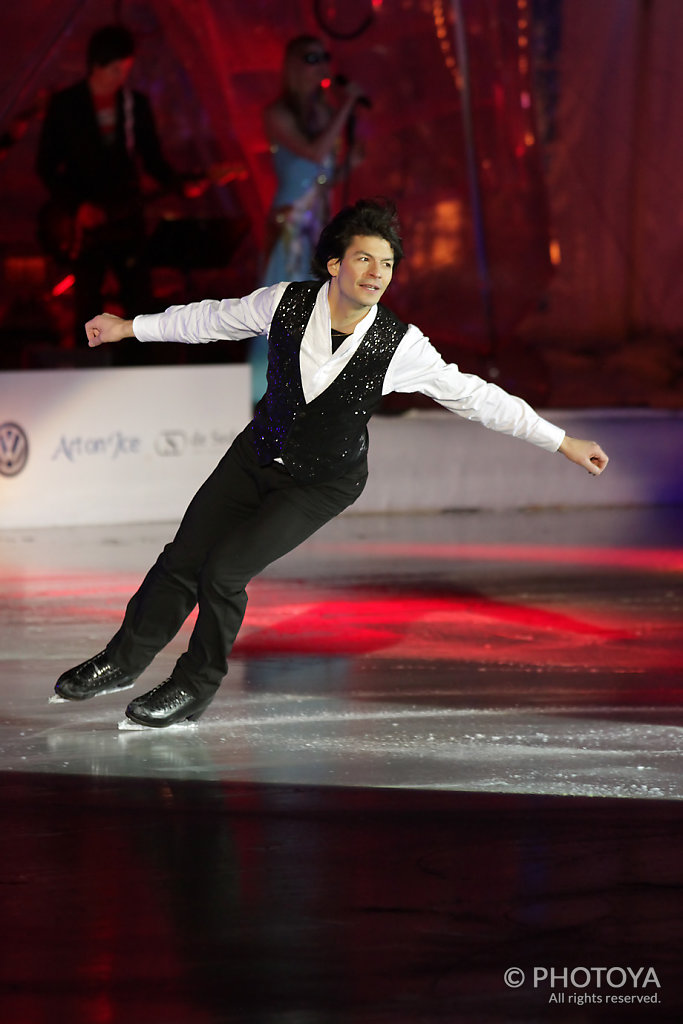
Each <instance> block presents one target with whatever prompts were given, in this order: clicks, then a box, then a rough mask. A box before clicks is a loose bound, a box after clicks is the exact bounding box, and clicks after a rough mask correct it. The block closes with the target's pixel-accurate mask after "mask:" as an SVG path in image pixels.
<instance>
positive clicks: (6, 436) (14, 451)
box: [0, 423, 28, 476]
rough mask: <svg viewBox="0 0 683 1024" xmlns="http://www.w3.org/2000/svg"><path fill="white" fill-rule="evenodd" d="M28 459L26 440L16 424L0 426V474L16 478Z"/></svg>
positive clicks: (22, 431)
mask: <svg viewBox="0 0 683 1024" xmlns="http://www.w3.org/2000/svg"><path fill="white" fill-rule="evenodd" d="M27 459H28V438H27V436H26V434H25V432H24V430H22V428H21V427H20V426H19V424H18V423H2V424H0V474H2V476H16V475H17V474H18V473H21V471H22V469H23V468H24V466H25V465H26V460H27Z"/></svg>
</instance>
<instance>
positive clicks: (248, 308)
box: [133, 281, 565, 452]
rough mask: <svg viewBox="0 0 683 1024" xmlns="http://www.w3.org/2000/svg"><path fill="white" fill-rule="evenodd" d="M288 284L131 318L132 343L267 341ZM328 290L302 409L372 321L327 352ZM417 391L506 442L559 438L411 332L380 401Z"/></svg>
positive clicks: (371, 314) (525, 408) (312, 329)
mask: <svg viewBox="0 0 683 1024" xmlns="http://www.w3.org/2000/svg"><path fill="white" fill-rule="evenodd" d="M285 288H287V282H284V281H283V282H282V283H281V284H276V285H271V286H270V287H268V288H258V289H257V290H256V291H254V292H252V293H251V294H250V295H245V296H244V297H243V298H240V299H221V300H218V299H204V300H203V301H202V302H191V303H189V305H186V306H170V307H169V308H168V309H167V310H166V311H165V312H164V313H152V314H148V315H145V316H136V317H135V319H134V320H133V331H134V333H135V337H136V338H137V339H138V341H184V342H187V343H189V344H200V343H203V342H210V341H217V340H219V339H220V340H223V339H231V340H233V341H241V340H247V339H248V338H252V337H254V336H256V335H259V334H267V333H268V332H269V330H270V325H271V322H272V319H273V316H274V314H275V310H276V309H277V306H278V304H279V302H280V300H281V298H282V296H283V294H284V291H285ZM328 290H329V282H328V283H327V284H325V285H323V287H322V288H321V289H320V292H319V293H318V297H317V299H316V303H315V307H314V309H313V313H312V315H311V318H310V320H309V321H308V325H307V327H306V330H305V332H304V336H303V339H302V342H301V351H300V356H299V365H300V370H301V384H302V386H303V392H304V397H305V399H306V402H307V403H308V402H312V401H313V399H314V398H317V396H318V395H320V394H322V392H323V391H324V390H325V389H326V388H327V387H329V385H330V384H331V383H332V381H333V380H334V379H335V378H336V377H337V376H338V375H339V374H340V373H341V371H342V370H343V369H344V367H345V366H346V364H347V363H348V361H349V360H350V359H351V357H352V356H353V354H354V352H355V351H356V350H357V348H358V346H359V345H360V343H361V342H362V340H363V338H364V336H365V334H366V332H367V331H368V329H369V328H370V326H371V325H372V323H373V321H374V319H375V316H376V315H377V306H372V307H371V308H370V310H369V311H368V313H367V315H366V316H365V317H364V318H363V319H362V320H361V322H360V323H359V324H357V326H356V328H355V330H354V332H353V334H350V335H349V336H348V338H346V339H345V341H343V342H342V344H341V345H340V346H339V348H338V349H337V351H336V352H334V353H333V352H332V336H331V322H330V307H329V304H328V300H327V293H328ZM392 391H400V392H404V393H410V392H415V391H418V392H420V393H421V394H423V395H428V396H429V398H433V399H434V400H435V401H437V402H439V403H440V404H441V405H443V406H445V408H446V409H449V410H450V411H451V412H454V413H456V415H458V416H462V417H463V418H464V419H468V420H476V421H477V422H479V423H482V424H483V425H484V426H485V427H489V428H490V429H491V430H497V431H500V432H501V433H503V434H510V435H512V436H513V437H519V438H522V439H523V440H525V441H530V442H531V443H532V444H535V445H538V447H539V448H544V449H545V450H546V451H549V452H556V451H557V449H558V448H559V447H560V445H561V444H562V441H563V439H564V436H565V432H564V430H562V429H561V428H560V427H556V426H555V425H554V424H552V423H550V422H549V421H548V420H545V419H543V417H542V416H539V415H538V413H537V412H535V411H534V410H533V409H532V408H531V406H530V405H528V404H527V403H526V402H525V401H524V400H523V399H521V398H516V397H515V396H513V395H509V394H508V393H507V391H503V389H502V388H499V387H498V386H497V385H496V384H490V383H489V382H488V381H485V380H482V378H481V377H477V376H475V375H474V374H471V373H461V371H460V370H459V369H458V367H457V366H456V365H455V363H446V362H445V361H444V359H443V358H442V357H441V355H440V354H439V353H438V352H437V350H436V349H435V348H434V346H433V345H432V344H431V343H430V342H429V339H428V338H426V337H425V335H424V334H423V333H422V331H420V330H419V329H418V328H417V327H415V325H414V324H410V325H409V327H408V330H407V331H406V334H405V335H404V337H403V338H402V339H401V341H400V343H399V345H398V347H397V349H396V351H395V353H394V355H393V357H392V359H391V362H390V363H389V368H388V370H387V373H386V376H385V378H384V384H383V387H382V394H384V395H388V394H390V393H391V392H392Z"/></svg>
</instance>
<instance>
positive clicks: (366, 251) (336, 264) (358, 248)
mask: <svg viewBox="0 0 683 1024" xmlns="http://www.w3.org/2000/svg"><path fill="white" fill-rule="evenodd" d="M327 269H328V271H329V274H330V276H331V277H332V283H331V287H332V288H335V289H336V290H337V292H338V295H339V298H340V299H341V300H342V301H343V302H344V303H346V304H347V305H349V306H350V307H353V308H358V309H360V308H361V307H367V308H370V307H371V306H376V305H377V303H378V302H379V300H380V299H381V298H382V296H383V295H384V292H385V291H386V290H387V287H388V285H389V282H390V281H391V276H392V274H393V272H394V252H393V249H392V248H391V246H390V245H389V243H388V242H387V240H386V238H377V237H375V236H374V235H354V237H353V238H352V239H351V244H350V245H349V247H348V248H347V250H346V252H345V253H344V255H343V257H342V258H341V259H335V260H329V262H328V264H327Z"/></svg>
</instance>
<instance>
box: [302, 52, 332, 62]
mask: <svg viewBox="0 0 683 1024" xmlns="http://www.w3.org/2000/svg"><path fill="white" fill-rule="evenodd" d="M301 59H302V61H303V62H304V64H327V62H328V61H330V60H332V54H331V53H328V52H327V50H316V51H313V50H311V52H310V53H304V55H303V56H302V58H301Z"/></svg>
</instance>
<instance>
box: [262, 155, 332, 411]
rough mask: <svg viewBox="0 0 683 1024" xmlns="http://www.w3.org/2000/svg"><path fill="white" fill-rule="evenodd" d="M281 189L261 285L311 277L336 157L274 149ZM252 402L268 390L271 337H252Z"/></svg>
mask: <svg viewBox="0 0 683 1024" xmlns="http://www.w3.org/2000/svg"><path fill="white" fill-rule="evenodd" d="M273 166H274V168H275V174H276V176H277V189H276V192H275V197H274V199H273V203H272V205H271V208H270V213H269V215H268V234H269V241H270V242H271V248H270V250H269V256H268V262H267V264H266V267H265V270H264V272H263V276H262V278H261V282H260V283H261V286H262V287H265V286H267V285H271V284H279V282H280V281H308V280H310V278H311V258H312V256H313V253H314V251H315V247H316V244H317V241H318V238H319V236H320V232H321V231H322V229H323V227H324V226H325V224H326V223H327V221H328V219H329V206H330V187H331V184H332V179H333V174H334V158H333V157H332V156H329V157H327V158H326V159H325V160H323V161H321V162H320V163H316V162H315V161H313V160H308V159H307V158H306V157H303V156H297V154H296V153H292V151H291V150H290V149H287V148H286V147H285V146H275V147H274V148H273ZM249 362H250V363H251V379H252V401H253V403H254V405H255V404H256V403H257V402H258V401H259V399H260V398H261V397H262V396H263V394H264V392H265V390H266V369H267V366H268V340H267V338H266V337H265V335H264V336H261V337H259V338H254V339H253V341H252V343H251V345H250V349H249Z"/></svg>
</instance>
